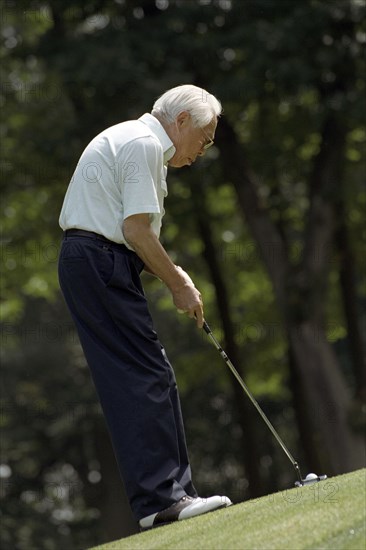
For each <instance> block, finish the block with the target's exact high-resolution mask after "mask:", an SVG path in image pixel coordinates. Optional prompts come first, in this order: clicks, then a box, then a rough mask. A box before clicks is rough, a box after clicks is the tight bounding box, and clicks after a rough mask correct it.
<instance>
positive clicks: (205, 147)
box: [201, 128, 215, 151]
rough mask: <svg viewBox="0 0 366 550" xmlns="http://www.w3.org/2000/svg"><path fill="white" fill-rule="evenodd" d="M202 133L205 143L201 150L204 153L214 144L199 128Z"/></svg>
mask: <svg viewBox="0 0 366 550" xmlns="http://www.w3.org/2000/svg"><path fill="white" fill-rule="evenodd" d="M201 130H202V132H203V133H204V134H205V138H206V139H207V143H205V145H203V147H202V149H203V150H204V151H207V149H209V148H210V147H211V146H212V145H213V144H214V143H215V142H214V140H213V139H211V138H210V136H208V135H207V133H206V132H205V131H204V129H203V128H201Z"/></svg>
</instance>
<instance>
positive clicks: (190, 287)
mask: <svg viewBox="0 0 366 550" xmlns="http://www.w3.org/2000/svg"><path fill="white" fill-rule="evenodd" d="M176 268H177V270H178V271H179V274H180V275H181V277H182V278H183V281H184V284H183V286H180V287H177V288H175V287H173V288H171V289H170V290H171V293H172V295H173V302H174V305H175V306H176V308H177V309H178V311H180V312H183V313H186V314H187V315H188V317H190V318H191V319H196V320H197V326H198V327H199V328H202V326H203V303H202V297H201V293H200V292H199V291H198V290H197V288H196V287H195V286H194V283H193V281H192V279H191V278H190V276H189V275H188V273H186V272H185V271H184V270H183V269H182V268H181V267H179V266H176Z"/></svg>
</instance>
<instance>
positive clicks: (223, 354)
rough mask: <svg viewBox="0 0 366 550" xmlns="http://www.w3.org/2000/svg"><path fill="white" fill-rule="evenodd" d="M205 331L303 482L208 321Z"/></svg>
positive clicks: (298, 471) (295, 463)
mask: <svg viewBox="0 0 366 550" xmlns="http://www.w3.org/2000/svg"><path fill="white" fill-rule="evenodd" d="M203 329H204V331H205V332H206V333H207V335H208V337H209V338H210V340H211V341H212V342H213V344H214V346H215V347H216V348H217V350H218V351H219V352H220V355H221V357H222V358H223V359H224V361H225V363H226V364H227V366H228V367H229V369H230V370H231V372H232V373H233V375H234V376H235V378H236V379H237V381H238V382H239V384H240V385H241V387H242V388H243V390H244V392H245V393H246V395H247V396H248V397H249V399H250V401H251V402H252V403H253V405H254V406H255V408H256V409H257V411H258V412H259V414H260V415H261V417H262V419H263V420H264V422H265V423H266V424H267V426H268V428H269V429H270V430H271V432H272V435H273V436H274V438H275V439H276V440H277V442H278V444H279V445H280V446H281V448H282V450H283V452H284V453H285V454H286V456H287V457H288V459H289V460H290V461H291V463H292V465H293V466H294V468H295V470H296V473H297V475H298V477H299V479H300V481H301V480H302V477H301V472H300V468H299V465H298V463H297V462H296V460H295V459H294V457H293V456H292V454H291V453H290V451H289V450H288V449H287V447H286V445H285V444H284V442H283V441H282V439H281V438H280V436H279V435H278V433H277V431H276V430H275V428H274V427H273V425H272V423H271V422H270V420H269V419H268V418H267V416H266V414H265V413H264V411H263V410H262V409H261V407H260V405H259V403H258V402H257V400H256V399H255V398H254V397H253V395H252V394H251V392H250V391H249V389H248V387H247V386H246V384H245V383H244V380H243V379H242V377H241V376H240V374H239V373H238V371H237V370H236V368H235V367H234V365H233V364H232V362H231V361H230V359H229V357H228V356H227V354H226V353H225V351H224V350H223V349H222V347H221V345H220V343H219V342H218V340H217V339H216V338H215V336H214V334H213V332H212V330H211V329H210V327H209V326H208V324H207V323H206V321H204V324H203Z"/></svg>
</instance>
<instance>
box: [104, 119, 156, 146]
mask: <svg viewBox="0 0 366 550" xmlns="http://www.w3.org/2000/svg"><path fill="white" fill-rule="evenodd" d="M95 140H96V141H98V142H105V143H108V144H109V146H112V148H113V149H115V152H117V150H119V149H120V148H121V147H123V146H125V145H128V144H130V143H131V144H132V143H134V144H135V145H137V146H139V145H141V147H145V148H146V147H147V148H151V149H155V148H161V144H160V142H159V140H158V139H157V136H156V135H155V134H154V132H153V131H152V130H151V129H150V128H149V127H148V126H147V125H146V124H144V123H143V122H141V121H140V120H128V121H125V122H120V123H118V124H115V125H113V126H110V127H109V128H106V129H105V130H103V132H101V133H100V134H98V136H96V138H95ZM93 141H94V140H93Z"/></svg>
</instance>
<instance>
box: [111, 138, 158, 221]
mask: <svg viewBox="0 0 366 550" xmlns="http://www.w3.org/2000/svg"><path fill="white" fill-rule="evenodd" d="M162 159H163V151H162V147H161V145H160V144H159V143H158V142H157V141H156V140H155V139H154V138H153V137H151V136H145V137H139V138H137V139H135V140H133V141H131V142H129V143H128V144H126V145H125V146H124V147H123V150H122V152H121V157H120V159H119V162H120V163H121V172H120V173H121V181H120V185H121V191H122V206H123V219H126V218H128V217H129V216H132V215H134V214H156V213H157V214H160V213H161V212H160V205H159V200H158V194H157V185H158V182H160V174H161V168H162V165H163V160H162Z"/></svg>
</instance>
